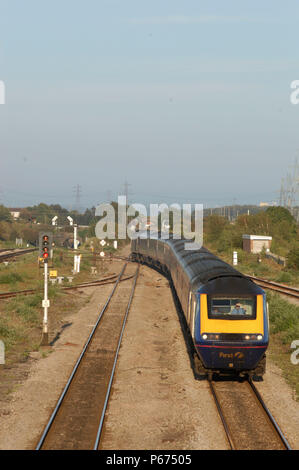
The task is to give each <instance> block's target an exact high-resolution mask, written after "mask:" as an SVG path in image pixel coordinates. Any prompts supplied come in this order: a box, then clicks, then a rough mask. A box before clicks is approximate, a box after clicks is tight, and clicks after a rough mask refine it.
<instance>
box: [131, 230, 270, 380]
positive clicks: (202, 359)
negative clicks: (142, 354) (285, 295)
mask: <svg viewBox="0 0 299 470" xmlns="http://www.w3.org/2000/svg"><path fill="white" fill-rule="evenodd" d="M187 242H190V240H185V239H180V240H177V239H174V238H173V237H172V238H171V237H169V238H168V239H166V238H165V237H164V238H163V236H162V234H161V233H160V232H157V233H156V234H153V233H149V232H139V233H138V234H137V233H136V237H135V239H134V240H132V241H131V259H132V260H133V261H136V262H139V263H142V264H147V265H148V266H150V267H152V268H155V269H157V270H158V271H159V272H161V273H162V274H164V275H165V276H166V277H167V278H168V279H169V280H170V281H171V285H172V287H173V290H174V292H175V296H176V298H177V299H178V301H179V302H178V305H179V309H180V311H181V313H182V314H183V318H184V324H185V325H186V329H187V331H188V336H189V338H191V346H192V349H191V351H192V354H191V361H192V366H193V370H194V374H195V376H196V378H205V377H212V376H213V375H214V374H217V375H219V376H221V375H231V374H235V375H238V376H240V377H244V376H250V377H251V378H252V379H253V380H262V377H263V375H264V374H265V371H266V350H267V347H268V343H269V316H268V304H267V299H266V293H265V291H264V290H263V289H261V288H260V287H259V286H258V285H256V284H255V283H254V282H253V281H252V280H251V279H249V278H248V277H246V276H245V275H244V274H242V273H240V272H239V271H237V269H235V268H234V267H232V266H230V265H229V264H228V263H226V262H224V261H223V260H221V259H220V258H219V257H217V256H215V255H214V254H213V253H211V252H210V251H209V250H207V249H206V248H205V247H201V248H200V249H198V250H188V249H185V243H187Z"/></svg>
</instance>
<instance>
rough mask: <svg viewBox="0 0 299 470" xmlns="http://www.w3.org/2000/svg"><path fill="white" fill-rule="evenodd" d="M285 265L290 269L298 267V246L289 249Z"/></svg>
mask: <svg viewBox="0 0 299 470" xmlns="http://www.w3.org/2000/svg"><path fill="white" fill-rule="evenodd" d="M287 258H288V260H287V267H288V268H291V269H299V247H296V248H293V249H291V250H290V251H289V253H288V256H287Z"/></svg>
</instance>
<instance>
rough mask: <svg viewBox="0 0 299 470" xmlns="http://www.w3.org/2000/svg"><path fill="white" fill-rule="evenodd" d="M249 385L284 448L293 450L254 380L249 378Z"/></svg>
mask: <svg viewBox="0 0 299 470" xmlns="http://www.w3.org/2000/svg"><path fill="white" fill-rule="evenodd" d="M247 383H248V384H249V385H250V387H251V390H252V391H253V393H254V396H255V397H256V398H257V400H258V401H259V403H260V405H261V406H262V408H263V409H264V411H265V413H266V415H267V416H268V418H269V420H270V422H271V424H272V426H273V428H274V429H275V431H276V433H277V435H278V436H279V438H280V440H281V442H282V444H283V446H284V447H285V449H286V450H292V448H291V446H290V444H289V443H288V441H287V440H286V438H285V437H284V435H283V433H282V431H281V429H280V427H279V426H278V424H277V422H276V421H275V419H274V417H273V415H272V414H271V412H270V411H269V409H268V407H267V406H266V404H265V402H264V400H263V398H262V396H261V394H260V392H259V391H258V390H257V388H256V386H255V385H254V383H253V382H252V380H251V379H250V378H249V379H248V380H247Z"/></svg>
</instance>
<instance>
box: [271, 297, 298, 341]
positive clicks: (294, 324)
mask: <svg viewBox="0 0 299 470" xmlns="http://www.w3.org/2000/svg"><path fill="white" fill-rule="evenodd" d="M267 298H268V303H269V315H270V325H271V328H270V330H271V333H279V334H280V336H281V340H282V342H283V343H284V344H291V342H292V341H293V340H294V339H298V338H299V306H297V305H294V304H290V303H289V302H287V301H286V300H284V299H282V298H281V297H280V296H279V295H278V294H276V293H275V294H273V293H268V294H267Z"/></svg>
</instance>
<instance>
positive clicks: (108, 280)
mask: <svg viewBox="0 0 299 470" xmlns="http://www.w3.org/2000/svg"><path fill="white" fill-rule="evenodd" d="M116 278H117V274H115V275H113V276H108V277H105V278H102V279H97V280H95V281H90V282H84V283H82V284H76V285H74V286H62V287H61V289H62V290H74V289H84V288H86V287H97V286H104V285H106V284H112V283H114V282H115V280H116ZM131 278H132V276H127V277H124V278H122V279H121V282H123V281H126V280H128V279H131ZM36 292H38V290H37V289H25V290H19V291H12V292H2V293H0V300H5V299H10V298H12V297H17V296H18V295H32V294H36ZM40 292H42V290H41V291H40Z"/></svg>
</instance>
